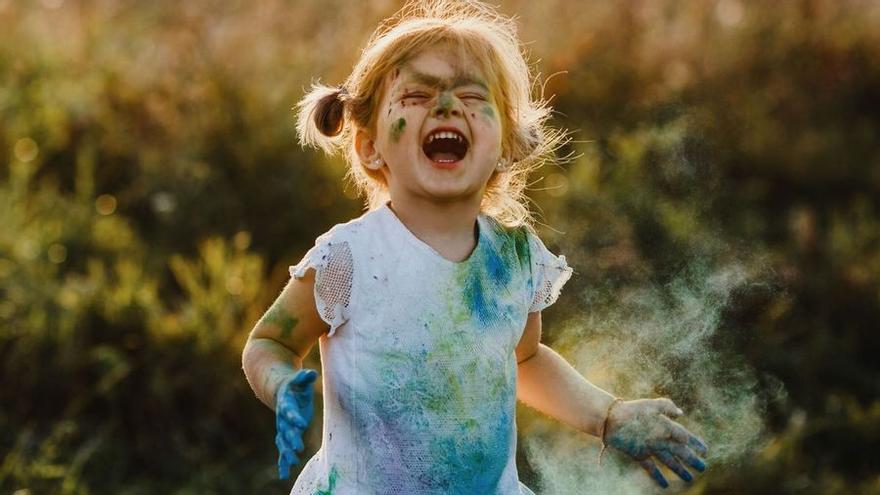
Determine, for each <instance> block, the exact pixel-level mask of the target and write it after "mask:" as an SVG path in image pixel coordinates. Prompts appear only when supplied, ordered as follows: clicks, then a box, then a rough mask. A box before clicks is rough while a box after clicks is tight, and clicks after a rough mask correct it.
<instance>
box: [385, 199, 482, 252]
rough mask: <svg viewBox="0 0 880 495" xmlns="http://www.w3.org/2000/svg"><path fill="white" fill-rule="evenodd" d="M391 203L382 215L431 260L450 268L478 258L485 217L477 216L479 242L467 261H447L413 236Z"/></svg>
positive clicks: (387, 204)
mask: <svg viewBox="0 0 880 495" xmlns="http://www.w3.org/2000/svg"><path fill="white" fill-rule="evenodd" d="M389 203H390V201H386V202H385V204H383V205H382V207H381V208H379V211H380V212H381V213H383V215H384V216H385V217H387V218H388V223H390V224H392V225H393V226H394V228H395V229H397V230H399V231H400V232H401V235H403V237H404V238H405V239H406V240H407V241H408V242H409V243H410V244H412V245H413V246H415V248H416V249H418V250H420V251H423V252H425V253H426V254H428V255H429V256H430V257H431V258H434V259H436V260H437V261H439V262H441V263H443V264H445V265H449V266H460V265H467V264H468V263H470V262H471V260H473V259H474V258H475V257H476V256H475V255H476V253H477V250H479V249H481V246H482V245H483V244H484V241H483V234H484V232H485V224H484V222H483V218H482V217H483V215H482V214H478V215H477V223H476V229H477V242H476V244H475V245H474V249H473V250H471V252H470V254H469V255H468V256H467V258H465V259H463V260H461V261H452V260H450V259H447V258H446V257H444V256H443V255H442V254H440V253H439V252H437V250H436V249H434V248H433V247H431V245H430V244H428V243H427V242H425V241H423V240H421V239H419V238H418V236H416V235H415V234H413V232H412V231H411V230H409V227H407V226H406V225H405V224H404V223H403V221H402V220H400V217H398V216H397V214H396V213H394V210H392V209H391V207H390V206H389Z"/></svg>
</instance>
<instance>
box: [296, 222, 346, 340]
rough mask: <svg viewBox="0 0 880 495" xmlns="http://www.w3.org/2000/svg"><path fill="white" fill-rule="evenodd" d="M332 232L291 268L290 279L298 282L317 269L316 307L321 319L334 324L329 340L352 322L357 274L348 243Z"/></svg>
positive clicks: (319, 239)
mask: <svg viewBox="0 0 880 495" xmlns="http://www.w3.org/2000/svg"><path fill="white" fill-rule="evenodd" d="M331 233H332V231H331V232H328V233H327V234H324V235H322V236H320V237H318V238H317V239H316V240H315V246H314V247H312V249H310V250H309V251H308V252H307V253H306V254H305V256H303V258H302V260H301V261H300V262H299V263H297V264H296V265H293V266H291V267H290V268H289V271H290V276H291V277H295V278H297V279H301V278H303V277H304V276H305V274H306V272H307V271H308V270H309V269H310V268H312V269H314V270H315V306H316V308H317V310H318V314H319V315H320V316H321V319H322V320H324V322H326V323H327V324H328V325H330V331H329V332H328V334H327V336H328V337H332V336H333V334H334V333H336V329H337V328H339V327H340V326H342V325H343V324H344V323H345V322H346V321H348V314H349V312H348V310H349V305H350V304H351V286H352V279H353V271H354V270H353V267H352V265H353V262H352V256H351V248H350V247H349V244H348V242H346V241H344V240H339V239H338V238H336V239H335V240H334V236H333V235H331Z"/></svg>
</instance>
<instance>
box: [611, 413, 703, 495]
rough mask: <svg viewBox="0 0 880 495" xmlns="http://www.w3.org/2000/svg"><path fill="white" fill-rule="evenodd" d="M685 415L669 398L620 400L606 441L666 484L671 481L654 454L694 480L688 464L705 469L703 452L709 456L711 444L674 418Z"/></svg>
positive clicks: (674, 469)
mask: <svg viewBox="0 0 880 495" xmlns="http://www.w3.org/2000/svg"><path fill="white" fill-rule="evenodd" d="M681 415H682V411H681V409H679V408H678V407H676V405H675V404H674V403H673V402H672V401H671V400H669V399H639V400H632V401H623V402H620V403H618V404H616V405H615V406H614V407H612V408H611V410H610V412H609V415H608V427H607V428H608V429H607V431H605V442H606V444H607V445H609V446H611V447H614V448H616V449H617V450H620V451H621V452H624V453H625V454H627V455H629V456H630V457H632V458H633V459H635V460H636V461H638V463H639V464H641V466H642V467H643V468H644V469H645V471H647V472H648V475H650V476H651V478H652V479H653V480H654V481H655V482H657V484H658V485H660V486H661V487H663V488H666V487H668V486H669V482H668V481H666V478H665V477H664V476H663V473H662V472H661V471H660V469H659V468H658V467H657V465H656V464H655V463H654V460H653V459H652V457H653V458H656V459H657V460H659V461H660V462H662V463H663V464H665V465H666V466H667V467H668V468H669V469H671V470H672V472H674V473H675V474H677V475H678V477H679V478H681V479H683V480H685V481H691V480H692V479H693V475H692V474H691V473H690V472H689V471H688V470H687V469H685V467H684V465H685V464H686V465H688V466H690V467H692V468H694V469H696V470H697V471H704V470H705V469H706V463H705V462H704V461H703V460H702V459H701V458H700V457H699V456H703V457H705V456H706V453H707V452H708V448H707V447H706V442H704V441H703V440H702V439H701V438H699V437H698V436H696V435H694V434H693V433H691V432H690V431H688V430H687V428H685V427H684V426H682V425H681V424H679V423H677V422H675V421H673V420H671V419H670V417H678V416H681ZM698 454H699V456H698Z"/></svg>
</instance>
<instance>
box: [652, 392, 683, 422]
mask: <svg viewBox="0 0 880 495" xmlns="http://www.w3.org/2000/svg"><path fill="white" fill-rule="evenodd" d="M654 405H655V406H656V407H657V410H658V411H660V412H661V413H663V414H665V415H667V416H670V417H673V418H677V417H679V416H681V415H682V414H684V411H682V410H681V409H679V407H678V406H676V405H675V403H674V402H672V401H671V400H669V399H667V398H665V397H664V398H662V399H654Z"/></svg>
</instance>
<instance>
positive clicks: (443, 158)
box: [431, 151, 458, 162]
mask: <svg viewBox="0 0 880 495" xmlns="http://www.w3.org/2000/svg"><path fill="white" fill-rule="evenodd" d="M431 159H432V160H434V161H435V162H454V161H457V160H458V157H457V156H456V155H455V153H446V152H443V151H440V152H437V153H432V154H431Z"/></svg>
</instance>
